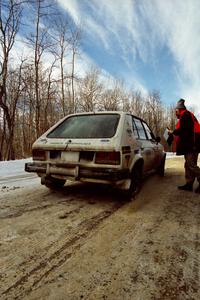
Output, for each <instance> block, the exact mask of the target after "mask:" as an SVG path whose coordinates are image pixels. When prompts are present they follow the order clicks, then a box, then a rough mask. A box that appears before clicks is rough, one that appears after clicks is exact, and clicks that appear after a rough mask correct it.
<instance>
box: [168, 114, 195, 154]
mask: <svg viewBox="0 0 200 300" xmlns="http://www.w3.org/2000/svg"><path fill="white" fill-rule="evenodd" d="M173 134H174V135H175V143H176V154H177V155H184V154H187V153H192V152H194V151H195V152H200V124H199V122H198V120H197V118H196V117H195V116H194V114H193V113H192V112H190V111H188V110H183V111H181V115H180V119H179V120H178V122H177V124H176V129H175V130H174V131H173Z"/></svg>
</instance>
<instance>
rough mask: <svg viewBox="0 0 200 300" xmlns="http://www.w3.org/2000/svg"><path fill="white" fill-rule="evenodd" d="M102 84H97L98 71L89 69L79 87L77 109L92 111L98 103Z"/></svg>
mask: <svg viewBox="0 0 200 300" xmlns="http://www.w3.org/2000/svg"><path fill="white" fill-rule="evenodd" d="M101 91H102V84H101V83H100V82H99V71H98V70H97V69H91V70H90V71H89V72H88V73H87V74H86V76H85V77H84V78H83V79H82V81H81V83H80V86H79V109H80V110H81V111H94V110H95V109H96V107H97V104H98V102H99V101H100V95H101Z"/></svg>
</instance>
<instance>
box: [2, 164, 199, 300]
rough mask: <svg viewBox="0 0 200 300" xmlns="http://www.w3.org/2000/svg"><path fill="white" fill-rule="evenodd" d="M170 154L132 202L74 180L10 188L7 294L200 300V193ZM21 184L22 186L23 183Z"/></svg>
mask: <svg viewBox="0 0 200 300" xmlns="http://www.w3.org/2000/svg"><path fill="white" fill-rule="evenodd" d="M183 182H184V176H183V159H182V158H173V159H169V160H167V165H166V176H165V177H164V178H159V177H158V176H157V175H153V176H151V177H149V178H147V179H146V180H145V182H144V185H143V188H142V190H141V192H140V194H139V195H138V196H137V197H136V199H135V200H134V201H132V202H129V203H126V202H124V201H123V199H122V198H121V195H120V193H119V192H118V191H113V190H112V189H110V188H101V187H98V186H94V185H82V184H70V185H66V186H65V187H64V188H63V190H61V191H59V192H51V191H49V190H48V189H47V188H45V187H43V186H40V184H38V185H37V184H36V185H34V186H32V187H31V179H30V187H27V186H26V187H24V188H23V187H20V188H13V189H7V188H6V186H4V187H2V188H1V190H0V295H1V296H0V299H52V300H55V299H63V300H64V299H66V300H77V299H87V300H88V299H90V300H94V299H113V300H118V299H119V300H124V299H125V300H128V299H130V300H158V299H159V300H165V299H166V300H185V299H189V300H193V299H195V300H199V299H200V196H199V195H197V194H195V193H191V192H184V191H179V190H177V188H176V186H177V185H178V184H181V183H183ZM16 187H17V186H16Z"/></svg>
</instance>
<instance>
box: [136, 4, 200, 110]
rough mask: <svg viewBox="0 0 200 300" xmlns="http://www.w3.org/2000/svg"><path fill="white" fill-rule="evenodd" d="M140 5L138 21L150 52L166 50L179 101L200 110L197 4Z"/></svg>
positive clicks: (199, 21) (198, 18) (199, 26)
mask: <svg viewBox="0 0 200 300" xmlns="http://www.w3.org/2000/svg"><path fill="white" fill-rule="evenodd" d="M141 3H142V10H141V12H142V17H143V18H145V19H146V20H147V22H148V24H149V29H150V32H151V39H152V45H151V48H152V50H153V51H154V52H155V49H156V47H159V46H160V47H161V46H163V45H165V46H166V47H168V49H169V50H170V52H171V54H172V57H173V58H174V68H175V69H176V73H177V78H176V79H177V90H178V91H179V92H180V97H183V98H186V99H188V103H189V105H190V104H191V105H196V106H197V107H199V108H200V101H199V99H200V77H199V69H200V55H199V53H200V13H199V11H200V2H199V1H198V0H185V1H182V0H175V1H174V0H168V1H160V0H152V1H148V0H144V1H142V2H141ZM169 67H170V66H169ZM166 84H167V82H166Z"/></svg>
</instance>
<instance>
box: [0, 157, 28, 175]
mask: <svg viewBox="0 0 200 300" xmlns="http://www.w3.org/2000/svg"><path fill="white" fill-rule="evenodd" d="M30 161H32V158H26V159H18V160H9V161H1V162H0V178H2V177H4V176H6V177H7V176H13V175H22V174H27V173H26V172H25V171H24V165H25V163H26V162H30Z"/></svg>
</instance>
